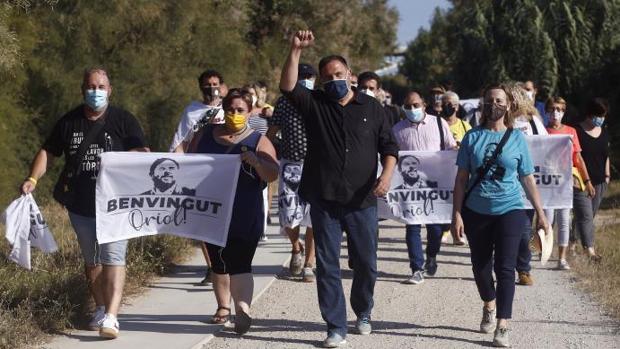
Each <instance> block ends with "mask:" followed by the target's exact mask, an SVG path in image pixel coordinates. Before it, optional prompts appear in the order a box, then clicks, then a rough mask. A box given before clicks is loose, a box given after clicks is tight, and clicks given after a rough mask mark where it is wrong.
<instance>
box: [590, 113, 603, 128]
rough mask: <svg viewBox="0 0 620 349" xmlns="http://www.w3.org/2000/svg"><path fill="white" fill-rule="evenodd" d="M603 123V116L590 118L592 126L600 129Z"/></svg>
mask: <svg viewBox="0 0 620 349" xmlns="http://www.w3.org/2000/svg"><path fill="white" fill-rule="evenodd" d="M604 122H605V117H604V116H593V117H592V124H593V125H594V126H596V127H602V126H603V123H604Z"/></svg>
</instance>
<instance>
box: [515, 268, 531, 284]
mask: <svg viewBox="0 0 620 349" xmlns="http://www.w3.org/2000/svg"><path fill="white" fill-rule="evenodd" d="M517 283H518V284H519V285H522V286H532V285H533V284H534V278H533V277H532V274H530V273H529V272H527V271H520V272H519V281H517Z"/></svg>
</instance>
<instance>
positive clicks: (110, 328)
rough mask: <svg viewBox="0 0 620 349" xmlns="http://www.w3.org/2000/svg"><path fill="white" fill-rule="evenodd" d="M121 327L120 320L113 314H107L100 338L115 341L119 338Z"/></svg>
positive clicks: (100, 331)
mask: <svg viewBox="0 0 620 349" xmlns="http://www.w3.org/2000/svg"><path fill="white" fill-rule="evenodd" d="M118 332H119V326H118V320H117V319H116V316H114V315H112V314H105V318H104V319H103V322H102V323H101V328H100V329H99V337H103V338H109V339H115V338H116V337H118Z"/></svg>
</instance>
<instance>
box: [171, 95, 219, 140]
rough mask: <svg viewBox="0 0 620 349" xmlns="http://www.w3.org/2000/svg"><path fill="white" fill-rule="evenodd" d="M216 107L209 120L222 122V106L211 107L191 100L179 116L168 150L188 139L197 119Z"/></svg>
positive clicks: (213, 122)
mask: <svg viewBox="0 0 620 349" xmlns="http://www.w3.org/2000/svg"><path fill="white" fill-rule="evenodd" d="M213 109H218V111H217V114H216V115H215V116H214V117H213V119H212V120H211V123H212V124H222V123H224V110H223V109H222V106H221V105H220V106H217V107H212V106H209V105H206V104H203V103H201V102H198V101H192V102H191V103H190V104H189V105H188V106H187V107H185V110H183V115H182V116H181V121H180V122H179V126H177V132H176V133H175V134H174V138H173V139H172V144H171V145H170V151H171V152H172V151H174V149H176V147H178V146H179V144H181V142H183V141H190V140H191V136H192V135H193V134H194V132H195V131H196V130H194V129H193V128H194V126H196V124H197V123H198V121H199V120H200V119H201V118H202V117H203V116H204V115H205V114H206V113H207V112H208V111H210V110H213Z"/></svg>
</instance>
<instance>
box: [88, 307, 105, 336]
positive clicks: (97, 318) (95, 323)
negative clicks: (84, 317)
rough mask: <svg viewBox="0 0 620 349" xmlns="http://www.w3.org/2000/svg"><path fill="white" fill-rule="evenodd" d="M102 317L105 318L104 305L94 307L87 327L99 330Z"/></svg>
mask: <svg viewBox="0 0 620 349" xmlns="http://www.w3.org/2000/svg"><path fill="white" fill-rule="evenodd" d="M104 318H105V307H104V306H99V307H97V308H96V309H95V313H94V314H93V317H92V318H91V319H90V322H89V323H88V329H89V330H91V331H99V329H100V328H101V324H102V323H103V319H104Z"/></svg>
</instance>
